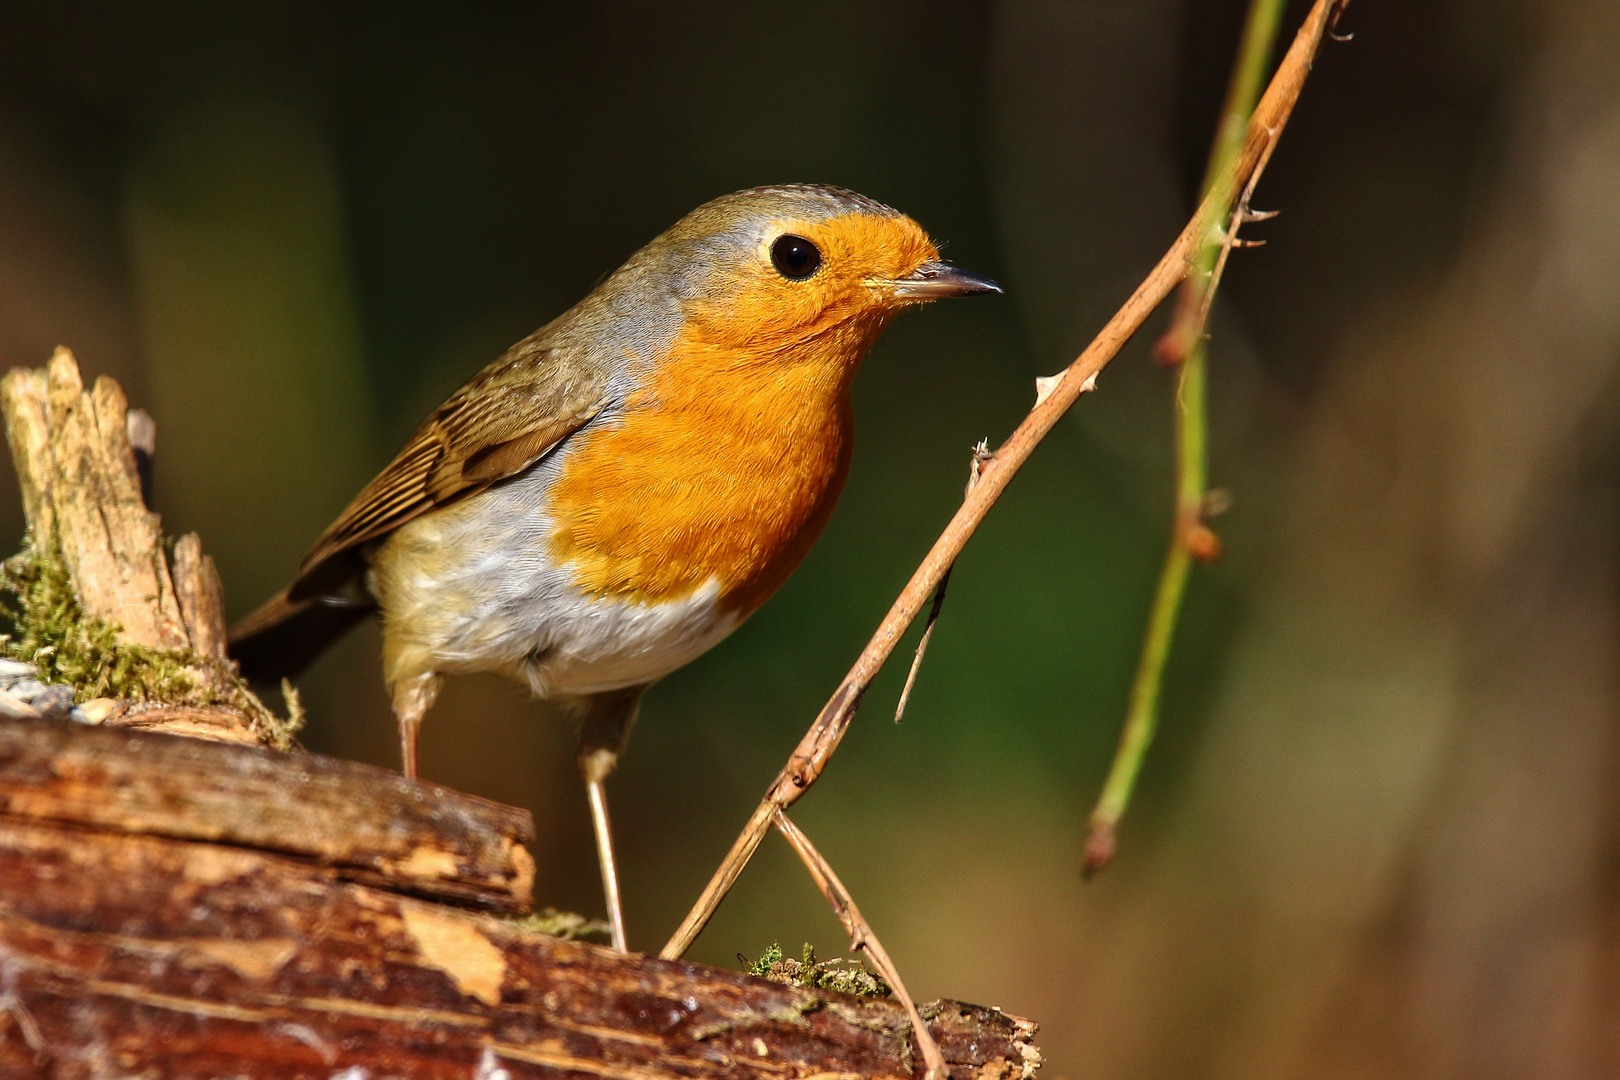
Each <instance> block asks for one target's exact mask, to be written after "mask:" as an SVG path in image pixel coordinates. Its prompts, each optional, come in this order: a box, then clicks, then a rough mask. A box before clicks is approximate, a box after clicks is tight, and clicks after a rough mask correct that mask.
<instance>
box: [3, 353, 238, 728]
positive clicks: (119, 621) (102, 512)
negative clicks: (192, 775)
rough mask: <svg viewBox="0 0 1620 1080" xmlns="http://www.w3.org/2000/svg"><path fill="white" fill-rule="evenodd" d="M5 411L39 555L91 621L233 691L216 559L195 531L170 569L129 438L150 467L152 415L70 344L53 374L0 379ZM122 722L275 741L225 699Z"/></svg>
mask: <svg viewBox="0 0 1620 1080" xmlns="http://www.w3.org/2000/svg"><path fill="white" fill-rule="evenodd" d="M0 411H3V412H4V414H5V420H6V433H7V438H8V439H9V441H10V444H11V456H12V460H13V461H14V463H15V464H16V467H17V480H18V484H19V486H20V487H21V489H22V497H23V510H24V512H25V513H26V514H27V517H28V527H29V534H30V537H31V539H32V542H33V545H34V548H35V550H36V551H38V552H40V553H42V554H44V555H46V556H47V557H50V556H52V555H54V554H55V553H58V552H59V553H60V557H61V559H62V562H63V564H64V565H65V567H66V568H67V571H68V574H69V576H70V577H71V579H72V582H73V591H74V594H75V596H76V597H77V598H78V601H79V608H80V610H81V611H82V612H83V614H84V615H85V617H87V618H90V619H96V620H99V621H101V622H103V623H105V624H107V625H109V626H112V627H114V628H116V633H117V636H118V639H119V640H120V641H122V642H123V643H125V644H128V645H136V646H143V647H145V648H149V649H160V650H165V651H168V652H174V653H190V654H194V656H195V657H196V658H206V659H208V660H214V661H219V662H221V663H220V664H218V665H215V666H210V665H208V664H206V663H198V664H194V665H193V666H192V668H191V676H192V678H193V680H194V681H195V682H197V683H198V684H201V685H210V686H214V685H218V686H221V687H223V686H224V684H225V683H226V682H228V681H230V680H231V676H230V675H229V673H228V671H227V670H226V669H225V668H224V666H223V661H224V660H225V601H224V590H223V588H222V587H221V585H220V581H219V575H218V573H217V572H216V571H215V569H214V562H213V560H212V559H210V558H209V557H208V556H207V555H205V554H203V550H202V542H201V541H200V540H199V539H198V538H197V536H196V534H194V533H193V534H190V535H187V536H184V537H181V539H180V540H179V541H177V542H176V543H175V547H174V564H173V567H172V569H171V567H170V564H169V560H168V558H167V557H166V555H165V552H164V546H163V530H162V527H161V525H160V523H159V520H158V516H157V515H156V514H154V513H153V512H152V511H151V510H150V509H149V508H148V507H147V506H146V504H145V501H144V500H143V496H142V488H141V474H140V468H139V466H138V465H137V460H136V455H135V447H134V446H133V445H132V442H131V434H132V432H133V434H134V435H135V436H136V439H137V441H139V442H140V443H141V448H142V450H143V451H144V453H145V455H146V459H147V464H148V466H150V458H151V452H152V446H153V442H154V439H155V436H156V430H155V427H154V425H153V424H152V421H151V418H150V417H148V416H146V415H145V414H144V413H140V412H136V413H131V412H130V409H129V403H128V401H126V400H125V398H124V392H123V390H122V388H120V387H119V385H118V383H117V382H115V381H114V380H112V379H109V378H107V377H105V376H103V377H101V378H99V379H97V380H96V382H95V385H94V386H93V387H92V388H91V389H90V390H88V391H87V390H86V389H85V387H84V382H83V380H82V379H81V378H80V375H79V366H78V364H77V363H76V362H75V361H74V359H73V354H72V353H70V352H69V351H68V350H66V349H58V350H57V351H56V354H55V355H54V356H52V357H51V360H50V363H49V365H48V366H47V367H45V368H43V369H24V368H17V369H14V370H12V371H11V372H10V373H9V374H7V375H6V376H5V378H4V379H0ZM244 689H245V688H244ZM228 696H229V695H226V694H221V695H220V697H221V698H222V699H225V698H227V697H228ZM112 719H113V722H115V723H120V724H134V725H138V726H141V727H148V728H155V729H159V730H174V731H176V732H178V733H181V734H186V735H191V736H194V737H199V738H209V739H219V740H224V741H234V742H268V741H270V738H269V734H268V732H267V731H266V730H264V726H263V725H262V724H258V725H256V724H255V723H254V722H253V720H252V718H251V717H249V716H247V715H246V714H245V713H243V712H242V711H241V710H240V709H236V708H232V707H231V706H229V705H226V704H216V705H209V706H207V707H199V706H196V705H180V706H175V705H168V706H164V705H163V703H155V707H140V708H129V707H128V706H127V705H120V706H119V708H118V710H117V712H116V713H115V714H114V715H113V717H112Z"/></svg>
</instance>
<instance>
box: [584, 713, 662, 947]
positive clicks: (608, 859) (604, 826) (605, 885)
mask: <svg viewBox="0 0 1620 1080" xmlns="http://www.w3.org/2000/svg"><path fill="white" fill-rule="evenodd" d="M646 689H647V688H646V687H645V686H637V687H632V688H630V689H628V690H613V691H610V692H608V693H605V694H594V695H592V696H591V697H588V698H583V699H581V700H580V701H579V702H578V703H577V704H576V705H575V711H576V712H577V713H578V714H579V745H578V750H577V752H578V755H579V772H580V775H581V776H583V777H584V778H585V796H586V798H587V799H589V800H590V804H591V826H592V828H593V829H594V830H595V832H596V856H597V859H598V860H599V861H600V863H601V866H602V892H603V894H604V896H605V898H606V900H607V909H608V924H609V925H610V926H611V927H612V928H613V947H614V948H615V949H618V950H619V951H620V952H627V951H628V946H626V944H625V933H624V909H623V907H622V906H621V904H620V901H619V867H618V861H617V860H616V859H615V858H614V855H613V827H612V823H611V822H610V821H609V819H608V809H607V788H606V785H605V781H606V780H607V778H608V775H609V774H610V773H612V772H613V770H614V768H615V767H616V766H617V765H618V764H619V754H620V753H622V752H623V751H624V744H625V743H626V742H627V741H629V739H630V727H631V725H633V724H634V723H635V722H636V713H637V712H638V711H639V710H640V708H641V695H642V694H643V693H644V692H645V691H646Z"/></svg>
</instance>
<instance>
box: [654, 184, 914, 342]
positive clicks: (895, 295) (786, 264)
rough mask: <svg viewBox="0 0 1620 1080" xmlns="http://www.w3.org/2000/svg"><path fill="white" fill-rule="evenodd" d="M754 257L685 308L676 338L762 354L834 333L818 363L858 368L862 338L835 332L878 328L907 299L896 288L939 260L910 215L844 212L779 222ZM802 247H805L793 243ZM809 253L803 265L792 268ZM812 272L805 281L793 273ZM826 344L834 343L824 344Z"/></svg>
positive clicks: (772, 224) (765, 232) (756, 248)
mask: <svg viewBox="0 0 1620 1080" xmlns="http://www.w3.org/2000/svg"><path fill="white" fill-rule="evenodd" d="M762 233H763V235H762V236H761V237H760V238H759V240H758V242H757V244H756V245H755V246H754V250H753V251H752V252H751V254H752V256H753V257H752V258H748V259H745V260H740V261H739V262H737V263H733V264H732V265H731V266H728V267H727V268H726V269H727V272H726V273H725V274H724V275H721V276H720V280H719V281H714V282H711V284H710V288H709V290H706V291H707V292H708V294H709V295H707V296H704V297H701V298H699V299H697V300H694V301H689V302H688V304H687V305H686V320H687V325H686V329H685V331H684V334H683V336H685V337H687V338H688V340H701V341H704V342H705V343H707V344H711V345H731V346H738V347H746V348H748V349H749V350H750V351H751V352H753V353H755V354H756V355H758V356H760V357H762V358H763V357H765V356H769V355H772V354H780V353H788V352H795V351H797V350H799V349H802V348H804V347H805V346H806V345H807V344H809V343H810V342H811V341H812V340H813V339H815V338H817V337H820V336H823V335H827V334H833V335H834V336H835V337H836V338H837V339H838V340H839V341H843V342H845V344H844V346H843V347H838V346H833V347H832V348H831V350H830V351H829V352H827V353H826V354H825V355H823V356H822V357H821V358H822V359H823V360H825V361H828V362H835V363H840V364H856V363H859V361H860V358H861V356H862V355H863V354H864V352H865V348H864V347H861V346H856V344H855V342H856V340H858V338H859V337H860V335H859V334H855V335H853V336H846V334H845V333H841V331H847V330H850V329H854V328H856V327H864V326H866V325H868V324H870V323H872V322H873V321H874V320H875V321H876V323H877V326H876V327H874V329H873V333H874V334H875V331H876V329H880V328H881V326H882V323H883V322H884V321H887V319H888V318H889V317H890V316H892V315H893V314H894V313H895V312H896V311H898V310H899V309H900V308H902V307H905V306H906V305H907V304H909V303H914V302H916V300H915V299H914V298H911V297H908V296H905V295H903V294H901V293H900V292H899V291H898V286H897V283H898V282H900V281H902V280H903V279H904V278H906V277H907V276H908V275H910V274H912V273H914V272H915V271H916V270H917V268H918V267H920V266H922V265H924V264H925V263H930V262H933V261H934V260H937V259H938V258H939V249H938V248H936V247H935V246H934V243H933V241H931V240H929V239H928V234H927V233H925V232H923V230H922V228H921V227H920V226H919V225H918V224H917V223H916V222H914V221H912V220H911V219H910V218H908V217H903V216H899V215H896V216H894V217H885V216H879V215H875V214H864V213H848V214H841V215H839V216H837V217H832V218H829V219H825V220H821V221H813V220H806V219H803V218H799V219H794V218H787V219H779V220H776V221H772V222H770V224H769V225H768V226H767V227H766V228H765V229H763V230H762ZM801 239H802V240H803V241H807V242H808V245H809V247H808V248H806V247H805V246H804V245H800V244H796V243H795V241H796V240H801ZM796 254H797V255H799V256H801V257H803V256H806V255H808V259H807V260H806V262H807V263H809V265H808V266H804V265H800V266H796V265H795V264H794V263H793V262H791V261H789V260H792V259H793V258H794V256H795V255H796ZM803 269H809V272H808V274H806V275H805V276H804V277H795V276H790V275H794V274H796V273H799V272H802V270H803ZM829 344H831V343H829Z"/></svg>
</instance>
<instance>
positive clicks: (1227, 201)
mask: <svg viewBox="0 0 1620 1080" xmlns="http://www.w3.org/2000/svg"><path fill="white" fill-rule="evenodd" d="M1343 2H1345V0H1316V3H1315V4H1314V5H1313V6H1312V8H1311V11H1310V14H1309V15H1308V16H1306V19H1305V23H1304V25H1303V26H1301V27H1300V30H1299V33H1298V34H1297V35H1296V36H1295V38H1294V43H1293V45H1292V46H1291V47H1290V48H1289V50H1288V54H1287V56H1285V57H1284V58H1283V62H1282V64H1281V65H1280V66H1279V67H1278V69H1277V72H1276V74H1275V75H1274V76H1273V77H1272V80H1271V84H1270V86H1269V87H1268V88H1267V90H1266V93H1265V96H1264V97H1263V98H1261V101H1260V104H1259V106H1258V107H1257V108H1256V109H1255V112H1254V116H1253V118H1252V119H1251V120H1250V122H1249V126H1248V133H1247V135H1246V137H1245V139H1244V142H1243V146H1242V148H1241V149H1240V150H1239V152H1238V153H1237V154H1236V155H1235V156H1234V158H1233V160H1232V163H1231V166H1230V168H1229V169H1228V170H1227V171H1225V172H1224V173H1223V174H1222V175H1221V177H1220V178H1219V181H1218V183H1217V184H1216V185H1215V186H1214V189H1213V190H1211V191H1210V193H1209V195H1208V196H1207V197H1205V199H1204V201H1203V204H1202V205H1200V206H1199V208H1198V212H1197V213H1196V214H1194V215H1193V217H1192V220H1191V221H1189V222H1188V223H1187V226H1186V227H1185V228H1184V229H1182V231H1181V234H1180V235H1179V236H1177V237H1176V240H1175V242H1174V243H1173V244H1172V245H1171V246H1170V250H1169V251H1167V252H1165V254H1164V257H1163V258H1161V259H1160V260H1159V263H1158V265H1157V266H1155V267H1154V268H1153V270H1152V272H1151V273H1149V274H1148V276H1147V278H1146V280H1144V281H1143V282H1142V284H1140V285H1138V286H1137V287H1136V291H1135V292H1133V293H1132V294H1131V296H1130V298H1129V299H1128V300H1126V302H1125V305H1124V306H1123V307H1121V308H1120V309H1119V311H1118V312H1116V313H1115V315H1114V317H1113V318H1112V319H1110V320H1109V321H1108V324H1107V325H1106V326H1104V327H1103V329H1102V332H1101V333H1099V334H1098V335H1097V337H1096V338H1095V339H1094V340H1093V341H1092V343H1091V344H1090V345H1088V346H1087V347H1086V350H1085V352H1083V353H1081V354H1080V356H1079V357H1078V358H1077V359H1076V360H1075V361H1074V362H1073V363H1072V364H1070V365H1069V366H1068V367H1067V368H1066V369H1064V371H1063V372H1062V373H1061V375H1059V376H1057V381H1056V382H1055V383H1053V384H1049V387H1050V388H1049V390H1048V392H1047V393H1046V395H1045V396H1044V397H1043V398H1042V399H1041V400H1040V401H1039V402H1037V403H1036V405H1035V407H1034V408H1033V409H1031V410H1030V412H1029V415H1027V416H1026V417H1025V418H1024V420H1023V422H1022V423H1020V424H1019V425H1018V427H1017V429H1016V430H1015V431H1014V432H1013V433H1012V435H1011V436H1009V437H1008V439H1007V441H1006V442H1005V443H1003V444H1002V445H1001V446H1000V447H999V448H998V449H997V450H996V452H995V455H994V456H993V457H992V458H991V459H990V460H989V461H987V462H986V463H985V465H984V468H983V470H982V472H981V474H980V477H979V483H977V484H975V485H974V488H973V490H972V491H971V492H970V493H969V494H968V496H967V498H965V499H964V500H963V502H962V506H961V507H960V508H959V509H958V510H957V512H956V515H955V516H954V517H952V518H951V521H950V524H948V525H947V526H946V527H945V531H944V532H943V533H941V534H940V536H939V539H937V540H935V541H934V546H933V548H932V549H931V550H930V551H929V552H928V555H927V557H926V558H925V559H924V560H923V562H922V565H920V566H919V567H918V568H917V570H916V572H915V573H913V574H912V576H911V580H910V581H909V582H908V583H907V584H906V587H905V589H904V590H903V591H902V592H901V593H900V596H899V597H898V598H897V599H896V600H895V602H894V604H893V606H891V607H890V608H889V613H888V615H886V616H885V617H884V619H883V622H882V623H881V624H880V625H879V626H878V629H877V633H876V634H874V635H873V636H872V639H871V640H870V641H869V642H867V645H866V648H865V649H863V650H862V651H861V655H860V656H859V657H858V658H857V659H856V661H855V666H854V667H852V668H851V669H850V671H849V674H847V675H845V676H844V680H843V682H841V683H840V684H839V686H838V689H837V690H836V691H835V692H834V693H833V696H832V698H831V700H829V701H828V702H827V704H826V705H825V706H823V707H822V710H821V713H820V714H819V715H818V716H817V717H816V719H815V722H814V723H813V724H812V725H811V727H810V730H809V731H808V732H806V733H805V736H804V738H803V739H801V740H800V741H799V745H798V747H797V748H796V749H795V750H794V752H793V756H792V757H790V758H789V759H788V763H787V765H786V766H785V767H784V768H783V769H782V771H781V772H780V773H779V774H778V775H777V777H776V780H775V781H774V782H773V783H772V784H771V786H770V788H769V789H768V790H767V791H766V793H765V797H764V798H763V799H762V800H761V801H760V804H759V806H757V807H756V808H755V810H754V812H753V814H752V815H750V816H749V819H748V822H747V823H746V824H745V825H744V827H743V830H742V832H741V834H739V835H738V837H737V839H736V841H734V842H733V844H732V846H731V850H730V851H729V852H728V853H727V854H726V857H725V859H724V860H723V861H722V862H721V864H720V867H719V869H717V870H716V871H715V874H714V877H713V878H711V879H710V881H709V884H708V886H707V887H706V888H705V889H704V890H703V894H702V895H701V896H700V897H699V898H698V901H697V903H696V904H695V905H694V906H693V908H692V910H691V912H690V913H688V915H687V916H686V919H685V921H683V922H682V923H681V926H680V927H679V929H677V930H676V931H675V934H674V936H673V937H671V938H670V940H669V943H668V944H666V945H665V946H664V948H663V951H662V953H661V954H660V955H662V956H663V957H665V958H666V959H674V958H677V957H679V956H681V955H682V954H683V953H685V952H686V950H687V949H688V948H689V947H690V946H691V944H692V942H693V941H694V940H695V939H696V938H697V935H698V933H699V932H700V931H701V930H702V929H703V927H704V925H705V924H706V923H707V922H708V921H709V919H710V917H711V916H712V915H713V914H714V912H715V909H716V908H718V907H719V906H720V901H721V900H722V899H724V897H725V895H726V893H727V892H729V891H730V889H731V886H732V884H733V883H734V882H735V881H736V880H737V876H738V875H739V874H741V873H742V870H743V867H744V866H746V865H747V863H748V860H749V859H750V858H751V857H752V856H753V854H754V852H755V851H756V850H757V849H758V848H759V845H760V842H761V841H762V840H764V838H765V834H766V833H767V832H768V831H769V830H770V827H771V823H772V821H773V820H774V819H775V816H776V813H777V811H778V810H782V809H785V808H786V807H788V806H791V805H792V804H793V803H794V802H796V801H798V799H799V797H800V796H801V795H803V794H804V792H805V791H806V790H807V789H808V788H809V787H810V785H812V784H814V783H815V781H816V779H817V777H819V776H820V775H821V773H822V771H823V770H824V769H825V768H826V767H827V761H828V759H829V758H830V757H831V755H832V753H833V752H834V751H835V750H836V749H837V748H838V744H839V742H840V741H841V740H842V739H843V737H844V733H845V731H847V730H848V728H849V724H850V721H851V720H853V719H854V717H855V710H856V709H857V708H858V707H859V705H860V701H861V697H862V696H863V695H864V694H865V693H866V690H867V687H869V686H870V685H871V683H872V679H873V678H874V677H876V675H877V673H878V671H879V670H881V669H882V667H883V664H884V662H885V661H886V660H888V658H889V656H890V655H891V654H892V653H893V651H894V649H895V646H896V645H897V644H898V643H899V641H900V638H901V635H903V634H904V633H905V631H906V628H907V627H909V626H910V625H911V623H912V621H913V620H914V619H916V617H917V615H918V614H919V613H920V612H921V610H922V607H923V605H924V604H926V603H927V602H928V599H929V597H931V596H932V595H933V592H934V589H935V588H937V587H938V585H939V582H940V579H941V578H943V577H944V576H945V571H946V570H947V569H948V568H949V567H950V566H951V564H952V563H953V562H955V561H956V557H957V556H958V555H960V554H961V552H962V548H963V547H964V546H966V544H967V542H968V539H969V538H970V537H971V536H972V535H973V533H974V531H975V530H976V529H977V528H978V527H979V523H980V522H981V521H983V520H984V517H985V515H986V514H987V513H989V512H990V508H991V507H992V506H994V505H995V502H996V500H997V499H998V498H1000V497H1001V493H1002V492H1003V491H1005V490H1006V488H1007V485H1008V484H1009V483H1010V482H1011V481H1012V478H1013V476H1015V475H1016V474H1017V472H1018V470H1019V468H1021V467H1022V466H1023V464H1024V462H1025V461H1027V460H1029V456H1030V455H1031V454H1032V453H1034V451H1035V447H1037V446H1038V445H1040V442H1041V440H1042V439H1044V438H1045V437H1046V436H1047V434H1048V433H1049V432H1050V431H1051V430H1052V428H1053V427H1054V426H1056V424H1057V422H1058V421H1059V420H1060V419H1062V418H1063V416H1064V414H1065V413H1067V412H1068V411H1069V408H1070V406H1072V405H1073V404H1074V403H1075V401H1076V400H1077V399H1078V398H1079V397H1080V395H1081V394H1082V393H1084V392H1085V391H1086V390H1088V389H1091V387H1092V386H1094V385H1095V383H1094V379H1095V376H1096V374H1097V372H1099V371H1101V370H1102V369H1103V367H1104V366H1105V365H1106V364H1107V363H1108V362H1109V361H1110V360H1112V359H1113V358H1114V357H1115V355H1117V354H1118V353H1119V350H1120V349H1121V348H1123V347H1124V345H1125V343H1126V342H1127V341H1129V340H1130V339H1131V337H1132V335H1134V334H1135V333H1136V331H1137V330H1138V329H1139V328H1140V327H1141V325H1142V323H1143V322H1144V321H1146V319H1147V317H1148V316H1149V315H1150V314H1152V313H1153V311H1154V310H1155V309H1156V308H1157V307H1158V306H1159V304H1160V303H1162V302H1163V301H1164V299H1165V297H1167V296H1169V295H1170V292H1171V290H1173V289H1174V288H1175V287H1176V285H1177V283H1178V282H1180V281H1181V279H1182V278H1183V277H1185V276H1186V274H1187V271H1188V267H1189V265H1190V263H1191V261H1192V259H1193V257H1194V256H1195V255H1196V253H1197V252H1198V250H1199V248H1200V246H1201V245H1202V243H1203V242H1204V239H1205V238H1206V237H1207V236H1208V235H1209V230H1210V228H1211V227H1212V226H1213V225H1214V223H1215V222H1217V221H1220V220H1222V219H1224V218H1226V217H1227V216H1228V215H1229V212H1230V207H1231V206H1232V203H1233V201H1234V199H1235V198H1236V196H1237V194H1238V192H1239V191H1240V190H1241V189H1242V188H1243V187H1244V186H1245V184H1246V183H1247V181H1248V179H1249V177H1250V175H1251V174H1252V173H1253V171H1254V169H1255V167H1256V166H1257V165H1258V164H1259V162H1260V161H1261V159H1262V158H1263V157H1265V156H1267V154H1268V153H1269V150H1270V148H1271V147H1272V146H1273V145H1275V143H1276V142H1277V140H1278V139H1279V138H1280V137H1281V135H1282V131H1283V127H1284V126H1285V125H1286V124H1287V122H1288V116H1289V114H1290V113H1291V112H1292V111H1293V108H1294V103H1295V102H1296V101H1298V100H1299V94H1300V90H1301V89H1302V88H1303V87H1304V85H1305V80H1306V78H1307V77H1308V76H1309V74H1310V70H1311V62H1312V60H1313V59H1314V58H1315V56H1316V52H1317V49H1318V48H1319V47H1320V46H1321V43H1322V38H1323V37H1324V36H1325V33H1326V30H1327V27H1328V25H1329V20H1330V19H1331V17H1332V16H1333V14H1334V13H1335V12H1336V11H1337V10H1338V9H1339V7H1340V6H1341V4H1342V3H1343Z"/></svg>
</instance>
